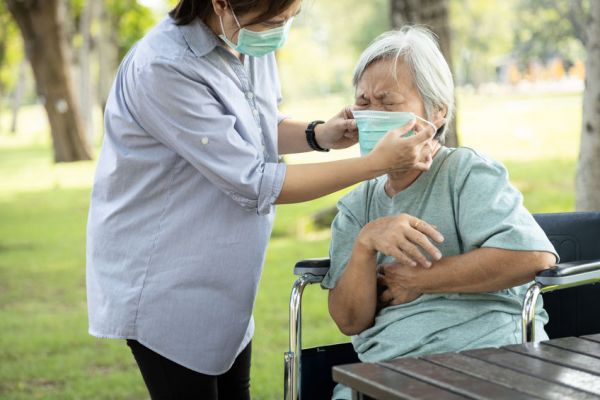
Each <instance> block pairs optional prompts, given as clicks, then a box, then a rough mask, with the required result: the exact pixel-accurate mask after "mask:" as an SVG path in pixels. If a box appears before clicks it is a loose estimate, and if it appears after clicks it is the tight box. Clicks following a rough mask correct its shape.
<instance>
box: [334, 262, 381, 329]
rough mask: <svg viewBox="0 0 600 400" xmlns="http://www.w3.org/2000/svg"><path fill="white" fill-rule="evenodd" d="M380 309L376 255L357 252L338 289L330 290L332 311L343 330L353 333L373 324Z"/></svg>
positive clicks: (337, 286) (336, 287) (339, 282)
mask: <svg viewBox="0 0 600 400" xmlns="http://www.w3.org/2000/svg"><path fill="white" fill-rule="evenodd" d="M376 309H377V276H376V272H375V256H374V254H369V253H366V252H360V253H359V252H356V251H353V254H352V256H351V258H350V261H349V262H348V265H347V266H346V268H345V270H344V272H343V274H342V276H341V277H340V279H339V280H338V282H337V284H336V286H335V288H333V289H331V290H330V291H329V313H330V314H331V318H332V319H333V320H334V321H335V323H336V324H337V326H338V328H339V329H340V331H341V332H342V333H343V334H345V335H348V336H351V335H356V334H358V333H360V332H362V331H363V330H365V329H367V328H368V327H370V326H371V325H373V321H374V318H375V312H376Z"/></svg>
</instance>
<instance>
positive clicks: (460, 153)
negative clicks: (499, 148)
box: [445, 146, 505, 169]
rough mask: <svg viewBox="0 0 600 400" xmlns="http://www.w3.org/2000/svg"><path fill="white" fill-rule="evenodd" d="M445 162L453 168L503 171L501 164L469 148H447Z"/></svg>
mask: <svg viewBox="0 0 600 400" xmlns="http://www.w3.org/2000/svg"><path fill="white" fill-rule="evenodd" d="M448 150H449V151H448V155H447V156H446V160H445V162H446V163H447V164H449V166H453V167H466V166H475V165H481V166H487V167H489V168H493V169H497V168H500V169H505V168H504V166H503V165H502V163H500V162H499V161H497V160H495V159H493V158H492V157H490V156H488V155H486V154H485V153H482V152H481V151H479V150H476V149H473V148H471V147H464V146H461V147H455V148H448Z"/></svg>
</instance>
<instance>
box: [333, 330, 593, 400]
mask: <svg viewBox="0 0 600 400" xmlns="http://www.w3.org/2000/svg"><path fill="white" fill-rule="evenodd" d="M333 379H334V380H335V381H336V382H339V383H342V384H344V385H346V386H349V387H351V388H352V389H353V397H354V398H355V399H368V398H374V399H382V400H383V399H435V400H437V399H465V398H466V399H509V400H517V399H531V398H542V399H556V400H565V399H600V334H598V335H589V336H582V337H580V338H575V337H568V338H561V339H554V340H549V341H545V342H540V343H526V344H518V345H511V346H505V347H501V348H486V349H477V350H468V351H462V352H459V353H443V354H434V355H430V356H422V357H410V358H398V359H395V360H391V361H386V362H382V363H375V364H371V363H362V364H348V365H344V366H338V367H334V369H333Z"/></svg>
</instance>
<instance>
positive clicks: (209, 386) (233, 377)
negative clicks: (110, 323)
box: [127, 340, 252, 400]
mask: <svg viewBox="0 0 600 400" xmlns="http://www.w3.org/2000/svg"><path fill="white" fill-rule="evenodd" d="M127 345H128V346H129V347H130V348H131V352H132V353H133V356H134V358H135V361H136V362H137V364H138V367H139V368H140V372H141V373H142V377H143V378H144V382H145V383H146V387H147V388H148V391H149V392H150V397H152V400H179V399H190V400H191V399H194V400H250V358H251V353H252V343H249V344H248V346H247V347H246V348H245V349H244V351H242V352H241V353H240V354H239V356H238V357H237V358H236V359H235V362H234V363H233V366H232V367H231V368H230V369H229V371H227V372H225V373H224V374H222V375H216V376H213V375H205V374H201V373H199V372H196V371H192V370H191V369H188V368H185V367H183V366H181V365H179V364H177V363H175V362H173V361H171V360H169V359H167V358H165V357H163V356H161V355H160V354H157V353H155V352H154V351H152V350H150V349H149V348H147V347H145V346H143V345H142V344H140V343H139V342H137V341H136V340H127Z"/></svg>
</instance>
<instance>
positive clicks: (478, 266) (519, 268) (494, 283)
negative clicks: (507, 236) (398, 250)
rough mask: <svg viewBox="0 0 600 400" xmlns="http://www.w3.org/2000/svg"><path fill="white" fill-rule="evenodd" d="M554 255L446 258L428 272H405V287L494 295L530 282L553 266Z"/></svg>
mask: <svg viewBox="0 0 600 400" xmlns="http://www.w3.org/2000/svg"><path fill="white" fill-rule="evenodd" d="M555 262H556V258H555V256H554V255H553V254H551V253H547V252H537V251H516V250H503V249H497V248H480V249H477V250H473V251H470V252H468V253H465V254H461V255H458V256H451V257H445V258H442V259H441V260H439V261H437V262H435V263H433V266H432V267H431V268H430V269H406V271H405V272H408V273H410V274H411V275H412V276H406V278H405V279H406V282H407V285H408V286H409V287H411V288H413V289H416V290H418V291H420V292H422V293H479V292H493V291H497V290H502V289H506V288H510V287H513V286H517V285H522V284H524V283H527V282H530V281H531V280H532V279H533V278H534V277H535V274H536V273H537V272H539V271H541V270H544V269H547V268H549V267H551V266H552V265H554V263H555Z"/></svg>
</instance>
